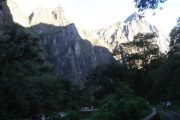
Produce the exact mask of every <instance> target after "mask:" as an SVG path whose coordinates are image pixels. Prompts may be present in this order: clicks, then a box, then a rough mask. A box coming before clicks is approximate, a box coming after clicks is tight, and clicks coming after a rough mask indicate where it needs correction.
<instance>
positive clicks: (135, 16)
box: [124, 12, 144, 23]
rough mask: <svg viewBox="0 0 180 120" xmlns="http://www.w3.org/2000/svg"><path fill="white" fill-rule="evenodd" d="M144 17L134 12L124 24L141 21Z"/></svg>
mask: <svg viewBox="0 0 180 120" xmlns="http://www.w3.org/2000/svg"><path fill="white" fill-rule="evenodd" d="M143 18H144V16H143V15H141V14H139V13H137V12H134V13H133V14H131V15H130V16H129V17H128V18H127V19H126V20H125V21H124V22H125V23H128V22H132V21H141V20H143Z"/></svg>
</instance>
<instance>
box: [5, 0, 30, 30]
mask: <svg viewBox="0 0 180 120" xmlns="http://www.w3.org/2000/svg"><path fill="white" fill-rule="evenodd" d="M7 5H8V6H9V8H10V12H11V14H12V15H13V21H14V22H15V23H18V24H20V25H22V26H24V27H29V23H28V17H27V16H26V15H25V14H24V13H23V10H21V9H20V8H19V7H18V5H17V4H16V2H15V1H14V0H7Z"/></svg>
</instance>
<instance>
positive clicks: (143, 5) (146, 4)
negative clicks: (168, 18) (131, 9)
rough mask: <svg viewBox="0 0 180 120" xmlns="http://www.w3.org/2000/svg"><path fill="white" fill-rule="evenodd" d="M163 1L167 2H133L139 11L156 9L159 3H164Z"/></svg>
mask: <svg viewBox="0 0 180 120" xmlns="http://www.w3.org/2000/svg"><path fill="white" fill-rule="evenodd" d="M165 1H167V0H134V2H135V3H136V5H135V6H136V7H137V8H138V9H139V11H143V10H146V9H156V8H158V6H159V4H160V3H164V2H165Z"/></svg>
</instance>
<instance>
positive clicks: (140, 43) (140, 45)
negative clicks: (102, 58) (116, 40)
mask: <svg viewBox="0 0 180 120" xmlns="http://www.w3.org/2000/svg"><path fill="white" fill-rule="evenodd" d="M155 37H156V34H154V33H147V34H143V33H139V34H137V35H136V36H135V37H134V40H133V42H129V43H124V44H122V46H123V48H124V52H125V56H126V60H125V62H126V64H127V65H128V66H129V67H131V68H138V69H143V70H145V67H146V66H147V65H148V64H149V63H150V62H151V61H152V60H154V59H157V58H158V56H159V54H160V52H159V47H158V46H157V44H155V43H154V39H155Z"/></svg>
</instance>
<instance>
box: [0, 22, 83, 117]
mask: <svg viewBox="0 0 180 120" xmlns="http://www.w3.org/2000/svg"><path fill="white" fill-rule="evenodd" d="M0 53H1V54H0V94H1V97H0V105H1V107H0V112H1V115H0V119H1V120H14V119H18V120H20V119H22V118H28V117H35V116H36V115H38V114H41V113H43V114H46V115H48V114H51V113H53V112H59V111H67V110H77V109H79V107H80V105H79V104H80V100H81V95H80V90H79V88H78V87H77V86H75V85H73V84H71V82H70V81H68V80H63V79H60V78H58V77H57V76H56V75H54V73H53V66H52V65H51V64H50V63H48V62H47V61H46V59H45V52H44V51H43V48H42V47H41V45H40V41H39V39H38V38H35V37H32V36H31V35H30V34H28V33H27V32H26V31H25V30H24V28H22V27H20V26H17V25H14V26H13V27H11V28H8V30H6V31H1V32H0Z"/></svg>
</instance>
